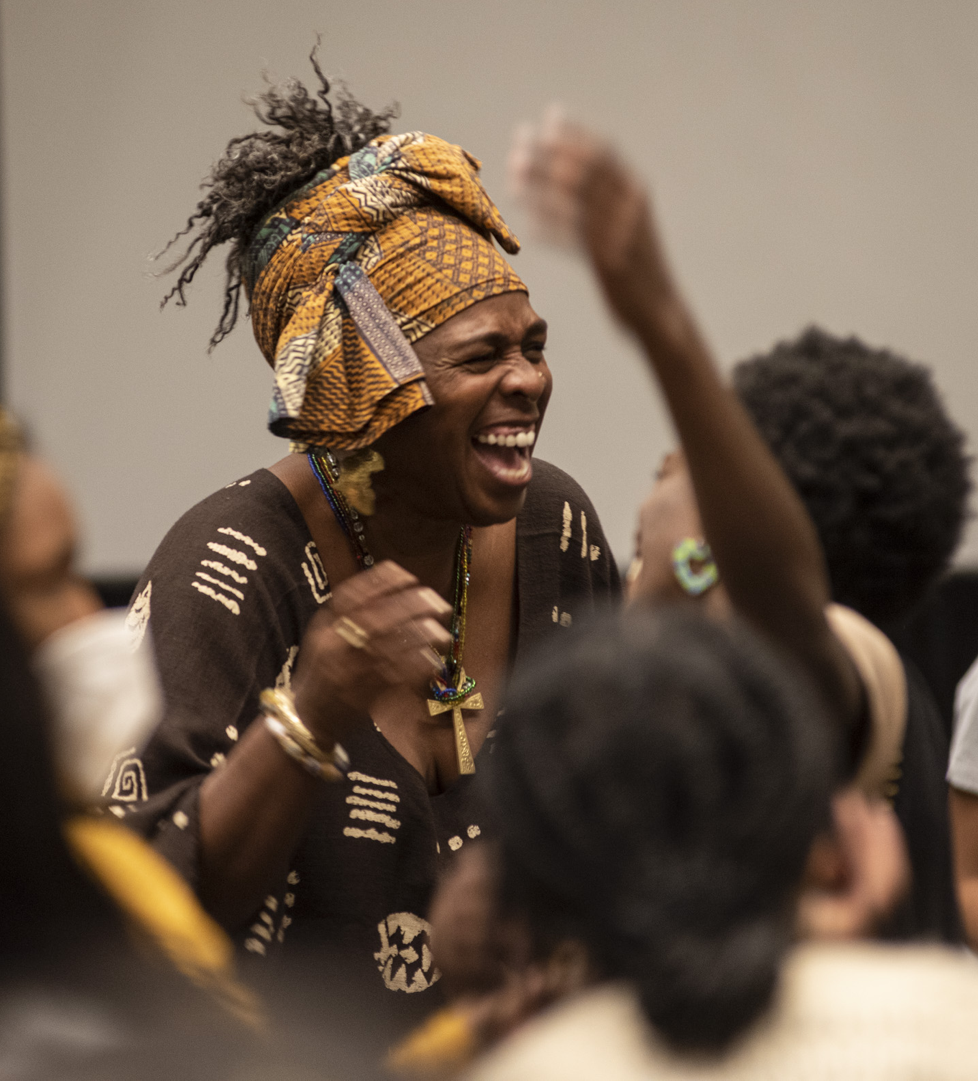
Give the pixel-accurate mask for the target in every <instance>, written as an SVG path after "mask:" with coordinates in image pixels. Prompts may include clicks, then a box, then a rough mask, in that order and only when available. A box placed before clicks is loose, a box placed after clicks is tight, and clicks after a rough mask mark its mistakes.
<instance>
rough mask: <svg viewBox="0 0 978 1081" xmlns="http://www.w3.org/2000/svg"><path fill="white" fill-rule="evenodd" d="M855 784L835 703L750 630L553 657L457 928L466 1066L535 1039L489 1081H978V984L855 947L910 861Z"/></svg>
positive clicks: (500, 753)
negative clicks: (826, 711)
mask: <svg viewBox="0 0 978 1081" xmlns="http://www.w3.org/2000/svg"><path fill="white" fill-rule="evenodd" d="M838 778H839V771H838V756H837V748H836V747H835V746H834V744H833V741H832V739H831V727H830V726H829V725H828V724H827V723H826V719H825V717H824V715H822V713H821V710H820V708H819V706H818V698H817V696H816V695H815V694H814V693H813V692H812V690H811V688H810V687H809V686H808V685H807V684H806V682H805V681H804V680H803V679H800V678H799V676H798V673H797V672H796V671H792V670H791V669H789V668H788V667H786V666H785V665H784V664H783V662H782V661H781V660H780V659H779V658H778V657H777V655H776V654H775V652H774V651H773V650H772V649H771V647H770V646H768V645H767V644H766V643H764V642H763V641H762V640H761V639H760V638H759V637H758V636H757V635H756V634H755V633H754V632H753V631H752V630H751V629H750V628H749V627H748V626H746V625H745V624H743V623H742V622H740V621H738V620H736V619H732V620H729V621H724V622H719V623H718V622H717V621H714V620H709V619H708V618H706V616H705V614H703V613H697V612H695V611H692V612H685V611H682V610H679V609H669V610H667V609H662V610H660V611H659V612H656V613H647V612H644V611H642V610H641V609H638V608H636V609H632V610H631V611H630V612H629V613H628V614H627V615H626V616H625V617H624V618H622V619H620V620H612V619H606V620H604V621H602V622H600V623H599V624H597V625H596V626H594V627H592V628H589V629H588V630H587V631H586V632H579V633H578V634H577V636H576V637H575V639H574V641H573V642H572V643H570V644H568V645H566V646H565V647H564V649H563V650H562V651H561V652H560V653H559V654H557V653H556V652H552V653H550V654H549V655H548V656H546V657H541V658H540V659H539V660H538V663H537V665H536V666H535V667H534V668H533V670H532V671H525V672H523V673H522V676H521V677H520V678H518V679H517V680H516V681H515V682H514V685H513V687H512V688H511V696H510V699H509V705H508V708H507V714H506V716H505V718H504V720H503V722H502V723H501V725H500V730H499V734H498V737H497V742H496V749H495V751H494V754H493V759H492V762H491V771H490V773H489V776H488V778H487V781H488V792H487V797H488V798H489V799H490V800H491V802H492V806H493V807H494V809H495V822H494V826H495V838H496V839H495V842H487V843H486V844H485V845H482V846H478V847H475V846H473V848H472V849H471V850H470V851H467V852H466V854H465V859H464V861H463V862H462V863H461V864H460V866H459V867H458V868H457V869H456V871H455V872H454V873H453V875H452V876H451V877H450V878H449V879H448V880H447V881H446V883H445V884H444V886H443V887H442V890H441V891H440V893H439V896H438V899H437V901H436V904H435V906H434V908H433V913H432V921H433V928H434V930H433V935H434V943H435V949H436V956H437V958H438V961H439V963H440V964H441V965H442V967H443V969H444V974H445V975H444V978H445V979H446V981H449V982H451V983H452V984H453V985H454V986H456V987H464V988H465V989H467V990H468V991H469V992H470V994H471V996H472V997H471V998H470V999H469V1009H470V1012H469V1014H468V1017H469V1021H470V1027H469V1028H465V1027H464V1026H461V1025H459V1024H458V1023H457V1018H456V1025H455V1032H454V1038H455V1039H456V1041H457V1043H456V1050H458V1049H459V1048H461V1047H462V1046H463V1045H464V1044H465V1041H466V1040H468V1051H469V1052H470V1053H471V1051H472V1050H473V1046H474V1044H475V1043H476V1037H475V1036H474V1033H476V1032H478V1033H479V1035H480V1036H481V1038H482V1039H483V1040H486V1039H488V1040H491V1038H492V1036H498V1035H499V1034H500V1033H501V1032H502V1033H505V1032H507V1031H509V1032H510V1033H511V1034H510V1035H509V1037H508V1038H506V1039H504V1040H502V1042H500V1043H499V1044H498V1046H496V1047H495V1048H494V1049H490V1050H489V1051H488V1052H487V1053H486V1054H485V1056H484V1057H483V1058H482V1059H481V1061H478V1062H476V1063H475V1065H474V1066H473V1067H472V1068H471V1070H470V1072H469V1073H468V1074H467V1076H468V1077H470V1078H472V1079H473V1081H475V1079H477V1081H503V1079H507V1081H530V1079H534V1081H548V1079H550V1078H553V1079H555V1081H556V1079H557V1078H560V1079H562V1081H575V1079H577V1078H581V1079H584V1078H595V1077H600V1078H603V1079H604V1078H607V1079H610V1081H619V1079H621V1081H624V1079H630V1078H635V1079H636V1081H637V1079H638V1078H649V1077H654V1078H677V1079H678V1078H687V1079H694V1078H695V1079H703V1081H706V1079H708V1078H714V1079H716V1081H721V1079H723V1081H734V1079H743V1081H747V1079H756V1078H760V1077H778V1078H795V1077H805V1078H810V1079H819V1081H823V1079H825V1081H827V1079H830V1078H831V1079H837V1081H842V1079H847V1081H849V1079H852V1078H855V1077H858V1078H866V1079H874V1081H876V1079H878V1081H883V1079H888V1081H899V1079H905V1081H911V1079H914V1078H921V1077H926V1078H928V1079H932V1081H938V1079H940V1081H951V1079H955V1081H965V1079H966V1078H971V1077H973V1076H974V1064H975V1061H976V1060H978V1031H976V1029H975V1026H974V1017H975V1014H976V1011H978V967H976V966H975V965H974V963H973V962H972V961H971V960H970V959H968V958H966V957H964V956H962V955H961V954H959V953H956V952H955V951H952V950H950V949H948V948H946V947H944V946H936V945H919V946H906V945H899V946H897V945H889V944H881V943H870V942H865V941H864V942H855V941H847V940H849V939H854V938H857V937H859V936H862V935H866V934H868V933H870V932H871V931H872V929H873V927H874V925H875V924H876V923H877V922H878V921H879V919H880V918H881V917H883V916H884V915H885V914H886V912H887V911H888V909H889V908H890V907H891V906H892V904H893V902H894V900H895V898H896V897H897V895H898V893H899V891H900V889H901V888H902V886H903V885H904V881H905V876H906V873H907V866H906V858H905V854H904V850H903V845H902V839H901V836H900V832H899V828H898V826H897V824H896V820H895V818H894V816H893V815H892V814H891V813H890V812H889V810H888V808H887V807H886V805H885V804H882V803H880V802H878V801H877V802H873V801H871V800H870V799H868V798H867V797H866V795H865V794H864V793H863V792H861V791H859V790H858V789H857V788H856V787H855V786H851V785H849V786H846V787H844V788H842V789H838V788H837V785H838ZM834 789H835V795H834V796H833V790H834ZM489 987H492V988H496V989H497V990H496V991H495V993H494V994H488V995H483V997H481V998H480V997H479V996H478V991H479V989H480V988H482V989H485V988H489ZM521 1022H522V1024H521ZM450 1023H451V1022H450V1020H448V1019H445V1020H443V1024H446V1025H450ZM444 1035H445V1034H443V1038H444ZM459 1057H461V1056H459Z"/></svg>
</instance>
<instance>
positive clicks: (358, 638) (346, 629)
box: [333, 616, 370, 649]
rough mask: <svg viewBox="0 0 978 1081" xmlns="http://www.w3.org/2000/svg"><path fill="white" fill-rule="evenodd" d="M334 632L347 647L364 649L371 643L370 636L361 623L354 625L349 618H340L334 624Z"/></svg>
mask: <svg viewBox="0 0 978 1081" xmlns="http://www.w3.org/2000/svg"><path fill="white" fill-rule="evenodd" d="M333 630H334V631H336V633H337V634H338V635H339V636H340V638H342V639H343V641H344V642H346V644H347V645H350V646H353V648H354V649H363V648H364V647H365V646H366V644H367V643H368V642H369V641H370V635H369V634H367V632H366V631H365V630H364V629H363V627H361V626H360V624H359V623H354V621H353V620H352V619H350V617H349V616H340V618H339V619H338V620H337V621H336V622H335V623H334V624H333Z"/></svg>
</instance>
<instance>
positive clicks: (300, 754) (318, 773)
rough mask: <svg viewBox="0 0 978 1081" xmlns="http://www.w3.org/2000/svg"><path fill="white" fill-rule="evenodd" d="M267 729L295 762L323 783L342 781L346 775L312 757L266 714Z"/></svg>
mask: <svg viewBox="0 0 978 1081" xmlns="http://www.w3.org/2000/svg"><path fill="white" fill-rule="evenodd" d="M265 727H266V728H267V729H268V730H269V732H271V733H272V735H273V736H274V737H275V740H276V742H277V743H278V745H279V746H280V747H281V748H282V750H283V751H285V753H286V754H287V755H288V756H289V758H291V759H292V760H293V761H294V762H298V764H299V765H300V766H302V768H303V769H304V770H305V771H306V772H307V773H311V774H312V775H313V777H318V778H319V779H320V780H322V781H342V780H343V779H344V775H343V774H342V773H340V771H339V770H338V769H337V768H336V766H334V765H333V764H332V763H331V762H320V761H319V760H318V759H316V758H313V757H311V756H310V755H308V754H306V752H305V751H304V750H303V749H302V748H301V747H300V746H299V744H298V743H296V741H295V740H294V739H292V737H291V736H290V735H289V734H288V732H286V731H285V729H284V728H283V727H282V725H281V724H280V723H279V722H278V721H277V720H276V719H275V718H274V717H270V716H269V715H268V714H267V713H266V714H265Z"/></svg>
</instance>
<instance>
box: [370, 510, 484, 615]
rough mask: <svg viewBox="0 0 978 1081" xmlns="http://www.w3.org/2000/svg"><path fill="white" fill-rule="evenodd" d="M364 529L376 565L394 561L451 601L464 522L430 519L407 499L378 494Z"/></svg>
mask: <svg viewBox="0 0 978 1081" xmlns="http://www.w3.org/2000/svg"><path fill="white" fill-rule="evenodd" d="M364 528H365V535H366V538H367V547H368V548H369V550H370V554H371V555H372V556H373V557H374V559H375V560H376V561H377V562H380V561H381V560H384V559H390V560H393V561H394V562H395V563H399V564H400V565H401V566H402V567H403V568H404V569H405V570H407V571H410V572H411V574H413V575H415V577H416V578H418V580H419V581H421V582H423V583H424V584H425V585H427V586H431V588H432V589H434V590H436V591H437V592H438V593H440V594H441V595H442V596H444V597H449V594H450V592H451V589H452V585H453V582H454V577H455V559H456V554H457V551H458V538H459V533H460V532H461V528H462V523H461V522H453V521H451V520H449V519H440V518H431V517H429V516H427V515H425V514H423V513H421V512H419V511H418V510H416V509H415V508H414V507H412V506H411V505H410V504H409V503H408V502H406V501H405V500H404V499H399V498H396V497H387V498H384V497H382V496H381V494H380V493H378V498H377V509H376V512H375V513H374V514H372V515H371V516H370V517H369V518H365V519H364ZM449 599H451V598H450V597H449Z"/></svg>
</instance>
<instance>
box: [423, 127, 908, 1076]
mask: <svg viewBox="0 0 978 1081" xmlns="http://www.w3.org/2000/svg"><path fill="white" fill-rule="evenodd" d="M517 168H518V170H519V171H520V172H521V174H522V179H523V180H524V182H525V184H526V185H527V187H528V189H529V197H530V201H531V205H532V206H533V208H534V209H535V210H536V211H537V213H538V214H539V215H540V216H541V217H542V218H543V219H544V221H545V222H546V223H547V225H548V226H550V227H551V228H552V229H553V230H554V231H556V232H558V233H560V232H562V233H563V234H564V235H565V236H568V237H569V238H571V239H575V240H580V241H582V242H583V244H584V246H585V248H586V250H587V252H588V254H589V256H590V258H591V261H592V264H593V266H594V268H595V270H596V273H597V275H598V278H599V281H600V282H601V285H602V287H603V290H604V292H605V295H606V297H607V299H608V301H609V303H610V305H611V307H612V309H613V310H614V312H615V313H616V315H617V316H618V318H619V319H620V320H621V321H622V322H623V323H624V324H625V326H626V327H628V328H629V329H630V330H631V331H632V332H633V333H634V334H635V335H636V337H637V338H638V340H639V343H640V345H641V346H642V348H643V351H644V353H645V355H646V357H647V359H648V361H649V365H650V368H651V369H652V371H653V373H654V374H655V376H656V377H657V379H658V381H659V384H660V386H661V388H662V391H663V393H664V395H665V398H666V401H667V404H668V406H669V408H670V411H671V413H672V417H673V420H674V422H675V424H676V428H677V431H678V434H679V437H680V440H681V442H682V452H681V453H675V454H673V455H670V456H669V457H668V458H667V459H666V462H665V463H664V465H663V468H662V470H661V471H660V474H659V477H658V479H657V482H656V485H655V488H654V489H653V492H652V494H651V495H650V497H649V499H648V500H647V501H646V503H645V504H644V506H643V508H642V513H641V521H640V529H639V541H638V556H637V558H636V560H635V563H634V565H633V568H632V572H631V573H630V576H629V577H630V582H629V594H630V598H631V600H632V601H633V602H634V603H635V604H636V605H643V606H648V605H653V606H659V607H686V608H689V609H692V610H698V611H699V612H700V613H701V614H702V615H704V616H707V617H709V618H711V619H715V620H717V621H720V622H726V621H728V620H730V619H731V618H732V617H734V616H735V615H736V616H737V617H740V618H741V619H743V620H744V621H745V623H748V624H751V625H752V626H753V627H754V628H755V630H756V631H757V632H759V633H760V634H761V635H762V637H763V638H764V639H766V640H767V642H768V643H769V644H770V647H771V648H773V649H774V650H775V651H776V652H777V653H779V655H780V656H781V657H782V658H784V659H785V660H786V661H787V662H788V663H789V664H791V665H793V666H794V667H795V668H796V669H797V670H799V672H800V675H801V677H802V678H803V679H805V680H806V681H807V682H806V686H807V688H808V691H807V693H808V694H809V695H810V696H811V697H812V708H813V710H815V711H816V712H817V711H819V710H821V711H822V715H823V716H824V717H825V718H826V720H827V723H828V725H829V726H830V735H831V738H832V739H833V740H834V742H835V744H836V747H837V751H838V773H837V778H838V780H839V783H840V784H841V783H843V782H844V783H846V784H851V785H852V788H853V791H854V792H858V793H859V794H860V799H864V800H865V801H867V804H866V807H867V812H868V813H870V815H871V817H872V818H873V819H874V820H877V819H878V820H879V821H880V822H881V823H888V824H889V825H887V826H884V827H881V828H884V829H889V830H891V831H892V833H893V835H894V836H898V829H897V827H896V823H895V820H894V818H893V814H892V810H891V809H890V807H889V806H888V805H887V804H886V803H885V802H884V801H883V796H884V794H885V793H886V791H887V790H888V787H889V785H890V784H892V781H893V778H894V775H895V771H896V768H897V760H898V758H899V749H900V745H901V742H902V739H903V732H904V722H905V713H906V688H905V680H904V674H903V669H902V667H901V664H900V661H899V657H898V655H897V654H896V651H895V650H894V648H893V646H892V645H891V644H890V643H889V641H888V640H887V639H886V637H885V636H884V635H883V634H882V632H880V631H879V630H878V629H876V628H875V627H873V625H872V624H870V623H869V622H868V621H867V620H866V619H864V618H863V617H862V616H860V615H859V614H858V613H856V612H854V611H853V610H851V609H849V608H846V607H843V606H841V605H837V604H830V598H831V594H830V588H829V582H828V578H827V575H826V572H825V565H824V561H823V558H822V553H821V550H820V547H819V544H818V538H817V535H816V533H815V530H814V529H813V526H812V522H811V519H810V518H809V517H808V515H807V513H806V510H805V507H804V505H803V504H802V502H801V501H800V499H799V498H798V495H797V493H796V492H795V491H794V490H793V488H792V487H791V485H790V484H789V482H788V480H787V478H786V477H785V475H784V473H783V472H782V471H781V469H780V468H779V466H778V464H777V462H776V461H775V459H774V458H773V457H772V454H771V452H770V449H769V448H768V447H767V446H766V444H765V443H764V441H763V440H762V439H761V437H760V435H759V434H758V432H757V430H756V429H755V428H754V426H753V425H752V423H751V421H750V419H749V417H748V416H747V414H746V412H745V410H744V409H743V406H742V405H741V404H740V403H739V402H738V400H737V399H736V397H735V396H734V394H733V393H732V392H731V391H730V389H729V388H728V387H727V386H725V385H724V384H723V382H722V381H721V379H720V377H719V375H718V374H717V372H716V369H715V367H714V365H713V363H712V360H711V359H710V356H709V353H708V351H707V349H706V347H705V345H704V344H703V342H702V340H701V338H700V337H699V334H698V332H697V330H696V328H695V325H694V323H693V320H692V317H691V316H690V314H689V312H688V310H687V309H686V306H685V304H684V302H683V300H682V298H681V296H680V295H679V293H678V291H677V290H676V288H675V286H674V285H673V282H672V278H671V275H670V273H669V270H668V267H667V265H666V263H665V260H664V257H663V255H662V253H661V250H660V246H659V243H658V240H657V238H656V236H655V233H654V232H653V230H652V224H651V217H650V213H649V210H648V204H647V202H646V199H645V195H644V193H643V192H642V190H641V189H640V187H639V186H638V185H637V184H636V183H635V182H634V181H633V180H632V179H631V177H630V176H629V175H628V173H627V172H625V171H624V170H623V169H622V167H621V166H620V165H619V164H618V162H617V160H616V159H615V157H614V156H613V155H612V154H611V153H610V151H608V150H607V149H606V148H605V147H604V146H603V145H602V144H601V143H599V142H598V141H597V140H595V139H594V138H593V137H591V136H589V135H587V134H586V133H584V132H581V131H578V130H576V129H572V128H565V127H562V126H561V125H560V124H556V125H553V126H552V127H551V128H550V130H549V131H548V130H546V129H545V130H544V132H543V133H542V135H540V136H537V137H536V139H535V140H531V141H530V143H529V144H528V145H527V146H525V147H524V148H522V150H521V152H520V155H518V156H517ZM595 708H596V709H597V708H598V707H597V706H596V705H595ZM595 723H597V720H595ZM540 768H541V770H543V771H546V769H547V767H546V765H545V764H544V763H541V767H540ZM541 783H543V784H545V783H546V782H545V781H542V782H541ZM717 813H722V811H718V812H717ZM682 818H683V812H682V803H681V802H680V803H679V805H678V806H677V809H676V829H677V830H681V829H682ZM800 858H803V856H802V857H800ZM762 902H763V898H759V899H758V903H762ZM842 922H843V923H844V922H845V921H842ZM845 929H846V930H851V929H849V928H848V926H846V928H845ZM861 929H862V928H858V929H857V930H861ZM837 930H838V931H840V932H841V931H842V930H843V928H842V927H841V926H840V928H837ZM442 949H443V947H442V946H438V944H437V942H436V951H437V953H438V954H439V955H440V954H441V952H442ZM446 967H448V968H450V967H451V961H450V960H449V961H448V963H447V966H446ZM446 980H448V977H446ZM450 1020H451V1019H449V1021H450ZM406 1057H407V1058H410V1049H406Z"/></svg>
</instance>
